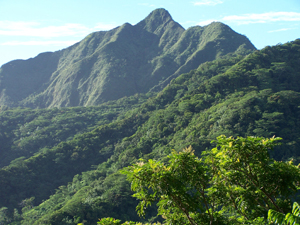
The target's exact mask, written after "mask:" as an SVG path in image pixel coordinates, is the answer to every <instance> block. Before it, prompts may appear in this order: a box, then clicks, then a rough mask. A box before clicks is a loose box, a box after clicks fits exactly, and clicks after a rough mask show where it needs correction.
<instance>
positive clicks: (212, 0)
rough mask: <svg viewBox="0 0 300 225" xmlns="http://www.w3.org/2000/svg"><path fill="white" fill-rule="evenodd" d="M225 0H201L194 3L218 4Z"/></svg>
mask: <svg viewBox="0 0 300 225" xmlns="http://www.w3.org/2000/svg"><path fill="white" fill-rule="evenodd" d="M222 3H223V1H221V0H201V1H197V2H193V4H194V5H200V6H201V5H212V6H214V5H218V4H222Z"/></svg>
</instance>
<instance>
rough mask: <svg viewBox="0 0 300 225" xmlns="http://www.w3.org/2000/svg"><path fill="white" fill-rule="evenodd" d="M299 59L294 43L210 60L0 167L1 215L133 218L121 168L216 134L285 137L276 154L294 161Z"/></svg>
mask: <svg viewBox="0 0 300 225" xmlns="http://www.w3.org/2000/svg"><path fill="white" fill-rule="evenodd" d="M299 59H300V40H299V39H298V40H295V41H294V42H290V43H286V44H283V45H277V46H273V47H269V46H268V47H266V48H264V49H262V50H260V51H255V52H253V53H251V54H249V55H247V56H246V57H245V56H241V55H236V54H231V55H227V56H226V57H223V58H220V59H218V60H215V61H212V62H206V63H204V64H201V65H200V66H199V68H198V69H196V70H193V71H190V72H189V73H185V74H182V75H180V76H179V77H178V78H176V79H174V80H173V81H172V82H171V83H170V84H169V85H168V86H167V87H166V88H164V90H162V91H161V92H159V93H158V94H157V95H156V96H154V97H152V98H149V99H148V100H147V101H146V102H143V100H141V101H140V103H141V104H140V105H139V103H137V104H136V106H135V108H134V109H132V110H129V111H127V113H126V115H124V116H123V117H117V116H115V117H112V118H110V120H111V121H112V122H111V123H109V121H106V122H103V124H100V126H98V127H97V128H95V129H94V130H92V131H89V132H85V133H82V134H78V135H75V137H74V138H73V139H72V140H67V141H65V142H61V143H59V144H58V145H57V146H54V147H52V148H49V149H44V150H43V151H37V152H38V153H36V154H35V155H34V156H32V157H29V158H28V159H20V160H18V161H16V162H14V163H12V164H11V165H9V166H7V167H4V168H2V169H1V170H0V199H1V201H0V207H8V209H7V208H2V213H3V215H5V216H6V218H7V220H15V221H18V222H17V223H18V224H20V223H21V224H74V223H77V222H84V221H85V224H95V223H96V221H97V219H98V218H102V217H106V216H112V217H115V218H119V219H122V220H138V219H139V218H138V217H137V215H136V213H135V206H136V201H135V200H134V199H133V198H132V197H131V194H132V193H131V191H130V184H128V182H126V180H125V177H124V176H123V175H120V174H118V173H117V172H118V170H119V169H121V168H123V167H124V166H128V165H130V164H131V163H133V162H136V161H137V160H138V159H139V158H141V157H142V158H144V159H149V158H154V159H161V160H163V159H164V157H165V156H166V155H168V154H169V153H170V152H171V149H175V150H180V149H182V148H184V147H187V146H189V145H192V147H193V149H195V150H196V152H195V153H196V154H200V152H202V151H203V150H205V149H207V148H211V147H212V144H211V140H214V139H215V138H216V137H217V136H219V135H221V134H225V135H227V136H264V137H271V136H273V135H275V136H279V137H282V138H283V144H282V145H281V146H279V147H277V148H276V149H275V151H274V152H272V155H273V156H274V157H275V158H276V159H277V160H287V159H290V158H293V159H294V161H295V162H299V157H300V146H299V144H300V139H299V136H300V133H299V132H300V131H299V126H300V93H299V92H300V79H299V78H300V64H299ZM19 110H20V109H19ZM4 112H5V111H4ZM37 112H38V110H37ZM6 116H7V115H6ZM103 116H104V115H103ZM100 117H101V114H100ZM104 119H106V120H107V118H106V117H105V116H104ZM99 123H101V122H100V121H99ZM41 147H43V145H41ZM21 208H22V211H21ZM14 209H15V210H14ZM18 210H19V211H18ZM20 213H22V217H21V216H20V215H19V214H20ZM151 213H152V212H150V217H151V215H153V214H151ZM3 218H4V217H3ZM147 219H150V218H149V217H147V218H146V220H147ZM152 219H153V218H152Z"/></svg>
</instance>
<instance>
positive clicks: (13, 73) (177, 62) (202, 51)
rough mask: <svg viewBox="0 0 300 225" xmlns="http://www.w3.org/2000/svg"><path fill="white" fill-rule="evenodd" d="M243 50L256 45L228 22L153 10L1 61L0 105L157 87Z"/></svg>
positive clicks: (61, 101)
mask: <svg viewBox="0 0 300 225" xmlns="http://www.w3.org/2000/svg"><path fill="white" fill-rule="evenodd" d="M247 49H249V50H254V49H255V47H254V46H253V45H252V44H251V42H250V41H249V40H248V39H247V38H246V37H245V36H242V35H240V34H237V33H236V32H234V31H233V30H231V29H230V28H229V27H228V26H227V25H224V24H222V23H212V24H210V25H208V26H205V27H199V26H196V27H191V28H189V29H187V30H185V29H184V28H183V27H182V26H181V25H180V24H178V23H177V22H175V21H174V20H173V19H172V17H171V16H170V14H169V13H168V12H167V11H166V10H164V9H157V10H154V11H153V12H152V13H150V14H149V15H148V16H147V17H146V18H145V19H144V20H142V21H141V22H139V23H138V24H136V25H134V26H132V25H130V24H128V23H125V24H123V25H122V26H120V27H117V28H115V29H113V30H110V31H105V32H103V31H101V32H95V33H92V34H90V35H88V36H87V37H86V38H84V39H83V40H82V41H80V42H79V43H77V44H75V45H73V46H71V47H69V48H66V49H64V50H61V51H57V52H53V53H50V52H47V53H41V54H40V55H38V56H37V57H35V58H32V59H28V60H16V61H11V62H9V63H7V64H5V65H3V66H2V67H1V69H0V105H8V106H27V107H32V108H35V107H41V108H44V107H65V106H79V105H80V106H87V105H97V104H99V103H102V102H105V101H109V100H115V99H119V98H121V97H124V96H130V95H133V94H135V93H145V92H148V91H149V90H150V89H151V88H153V87H156V89H160V88H161V87H163V86H165V85H166V84H167V83H168V82H169V81H170V79H171V78H174V77H176V76H178V75H179V74H181V73H184V72H188V71H190V70H192V69H196V68H197V67H198V66H199V65H200V64H201V63H203V62H205V61H210V60H214V59H216V58H218V57H220V56H222V55H225V54H227V53H230V52H235V51H237V50H238V51H241V50H242V51H243V50H247ZM158 84H160V85H158Z"/></svg>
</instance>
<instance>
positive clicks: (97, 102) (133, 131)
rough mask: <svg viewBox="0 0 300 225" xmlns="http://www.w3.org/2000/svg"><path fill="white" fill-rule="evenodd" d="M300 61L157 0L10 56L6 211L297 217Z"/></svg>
mask: <svg viewBox="0 0 300 225" xmlns="http://www.w3.org/2000/svg"><path fill="white" fill-rule="evenodd" d="M134 32H140V33H138V34H140V35H139V36H142V37H143V40H144V42H143V43H142V42H138V41H137V40H136V39H137V36H138V35H136V34H137V33H134ZM143 35H144V36H143ZM133 37H134V38H135V39H133ZM130 40H131V41H130ZM150 42H151V45H150V44H149V43H150ZM138 45H139V46H138ZM124 46H126V48H125V47H124ZM124 48H125V49H124ZM140 49H142V50H140ZM149 49H151V51H150V50H149ZM148 50H149V51H148ZM141 51H144V53H142V52H141ZM145 52H148V53H149V54H146V56H143V57H144V58H141V55H140V54H142V55H145ZM125 53H126V54H125ZM127 53H128V54H127ZM134 57H137V58H134ZM137 59H139V60H140V61H135V60H137ZM109 60H110V61H109ZM299 60H300V39H297V40H294V41H291V42H288V43H285V44H278V45H276V46H266V47H265V48H263V49H261V50H255V47H254V46H253V45H252V44H251V42H250V41H249V40H248V39H247V38H246V37H244V36H242V35H239V34H237V33H235V32H234V31H232V30H231V29H230V28H229V27H228V26H226V25H224V24H221V23H212V24H211V25H208V26H206V27H193V28H190V29H188V30H184V29H183V28H182V27H181V26H180V25H179V24H177V23H176V22H174V21H173V20H172V18H171V17H170V15H169V14H168V13H167V11H166V10H164V9H158V10H155V11H153V12H152V13H151V14H150V15H149V16H148V17H146V19H145V20H143V21H141V22H140V23H138V24H137V25H134V26H131V25H130V24H125V25H123V26H120V27H118V28H116V29H114V30H111V31H107V32H99V33H97V32H96V33H93V34H91V35H89V36H88V37H87V38H86V39H84V40H83V41H82V42H80V43H77V44H75V45H74V46H71V47H70V48H67V49H65V50H62V51H59V52H54V53H43V54H41V55H39V56H37V57H36V58H34V59H29V60H25V61H19V60H17V61H12V62H9V63H7V64H5V65H3V66H2V67H1V68H0V93H1V94H0V103H1V104H0V105H1V108H0V143H1V145H0V156H1V157H0V224H11V225H14V224H24V225H27V224H85V225H89V224H97V222H98V224H122V223H123V224H138V223H141V224H142V223H149V224H152V223H153V224H160V223H162V224H164V223H165V224H266V223H268V221H273V222H274V223H275V224H276V223H277V222H278V221H279V219H280V218H281V221H283V220H284V219H282V218H283V217H282V215H289V216H290V217H289V218H291V215H295V216H294V217H293V218H294V222H295V224H296V222H297V215H298V214H297V213H298V211H297V209H298V208H297V207H298V205H297V202H298V203H300V199H299V197H300V196H299V189H300V168H299V163H300V138H299V137H300V129H299V127H300V61H299ZM134 62H136V64H137V66H134ZM175 65H176V66H175ZM37 67H40V68H37ZM170 68H172V69H170ZM13 79H15V80H19V81H20V83H18V82H13ZM24 81H26V83H24ZM115 81H116V82H115ZM125 81H126V82H125ZM114 84H115V86H114ZM132 85H135V86H134V88H133V86H132ZM114 92H116V94H115V95H114V94H113V93H114ZM290 212H293V213H294V214H292V213H290ZM289 213H290V214H289ZM298 216H299V215H298ZM268 218H269V220H268ZM274 218H275V219H274ZM272 219H273V220H272ZM126 221H127V222H126ZM132 221H135V222H132ZM298 223H299V222H298ZM282 224H284V222H282ZM286 224H288V223H286Z"/></svg>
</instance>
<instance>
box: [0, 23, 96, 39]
mask: <svg viewBox="0 0 300 225" xmlns="http://www.w3.org/2000/svg"><path fill="white" fill-rule="evenodd" d="M90 31H91V29H89V28H87V27H85V26H83V25H81V24H74V23H68V24H64V25H61V26H46V27H41V26H40V23H37V22H23V21H19V22H15V21H0V35H5V36H30V37H47V38H51V37H64V36H78V35H79V36H81V35H86V34H87V33H89V32H90Z"/></svg>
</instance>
